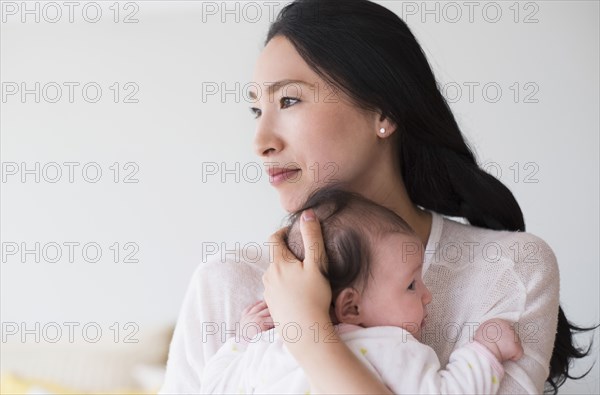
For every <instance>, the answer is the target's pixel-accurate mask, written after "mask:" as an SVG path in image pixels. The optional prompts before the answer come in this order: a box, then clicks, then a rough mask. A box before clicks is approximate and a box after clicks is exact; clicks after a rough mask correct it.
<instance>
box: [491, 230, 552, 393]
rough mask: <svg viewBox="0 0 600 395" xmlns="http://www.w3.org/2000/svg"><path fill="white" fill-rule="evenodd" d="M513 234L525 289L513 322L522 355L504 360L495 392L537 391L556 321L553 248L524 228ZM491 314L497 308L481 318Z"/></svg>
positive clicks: (517, 269)
mask: <svg viewBox="0 0 600 395" xmlns="http://www.w3.org/2000/svg"><path fill="white" fill-rule="evenodd" d="M517 235H519V237H518V238H517V240H516V242H515V241H513V242H512V244H511V246H509V247H510V250H511V254H512V256H513V259H514V261H515V266H514V268H515V272H516V275H517V276H518V278H519V279H520V282H521V284H522V286H523V287H524V289H525V293H526V298H525V304H524V306H523V309H522V312H521V314H520V317H518V323H517V326H516V330H517V333H518V335H519V337H520V339H521V343H522V345H523V350H524V355H523V358H521V359H520V360H518V361H516V362H512V361H507V362H505V364H504V367H505V369H506V377H505V379H504V380H503V381H502V383H501V385H500V389H499V392H500V393H503V394H523V393H535V394H540V393H543V391H544V382H545V381H546V378H547V377H548V374H549V366H550V359H551V356H552V350H553V348H554V339H555V336H556V329H557V323H558V306H559V288H560V277H559V269H558V263H557V259H556V256H555V254H554V252H553V251H552V249H551V248H550V246H548V244H547V243H546V242H545V241H544V240H542V239H541V238H539V237H537V236H535V235H533V234H531V233H526V232H523V233H517ZM493 316H501V312H499V311H498V312H496V311H494V309H492V310H491V311H490V312H489V314H488V316H487V317H484V318H483V319H482V322H483V320H484V319H488V318H491V317H493Z"/></svg>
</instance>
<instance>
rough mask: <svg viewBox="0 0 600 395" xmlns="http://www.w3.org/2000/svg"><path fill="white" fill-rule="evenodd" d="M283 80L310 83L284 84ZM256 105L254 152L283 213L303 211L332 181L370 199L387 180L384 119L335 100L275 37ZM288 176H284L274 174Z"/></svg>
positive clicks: (261, 63) (259, 72) (264, 56)
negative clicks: (381, 131) (311, 196)
mask: <svg viewBox="0 0 600 395" xmlns="http://www.w3.org/2000/svg"><path fill="white" fill-rule="evenodd" d="M284 80H294V81H304V83H300V82H295V83H288V84H287V85H281V86H280V89H277V90H274V92H270V91H269V89H268V88H269V87H275V86H277V84H275V83H277V82H279V81H284ZM253 82H254V84H255V85H254V87H253V88H251V89H250V91H251V93H250V96H251V97H252V96H254V97H253V99H254V102H253V103H252V105H251V108H252V111H253V112H254V114H255V116H256V135H255V138H254V149H255V152H256V154H257V155H258V156H259V157H260V158H261V160H262V161H263V164H264V167H265V171H267V172H269V173H267V174H268V175H269V177H268V178H269V181H270V183H271V185H272V186H273V187H274V188H276V190H277V192H278V193H279V197H280V201H281V205H282V207H283V208H284V209H285V210H286V211H288V212H291V211H294V210H296V209H298V208H299V206H300V205H301V204H302V203H303V201H304V199H305V198H306V197H307V196H308V194H309V193H310V192H312V191H313V190H315V189H317V188H320V187H321V186H323V185H325V184H327V183H332V182H338V181H341V182H344V183H347V187H348V188H349V189H351V190H355V191H358V192H362V193H364V192H365V191H369V190H372V188H375V189H377V188H376V187H377V186H382V185H384V183H385V182H386V181H387V182H389V179H388V180H385V179H383V178H384V177H389V174H388V172H387V171H383V167H385V166H389V162H391V153H390V152H389V149H390V145H389V144H388V143H389V141H388V140H389V139H383V138H380V137H378V135H377V134H378V133H379V129H380V128H381V127H386V130H388V132H387V133H388V134H389V133H390V132H391V130H390V125H389V124H388V123H387V121H384V122H382V121H381V120H380V119H379V118H380V114H378V113H376V112H371V111H366V110H362V109H359V108H358V107H356V106H354V105H352V104H351V103H350V102H349V100H348V99H347V98H346V97H344V96H342V94H341V92H339V93H338V94H336V92H334V91H333V90H332V88H331V87H330V86H326V83H325V82H324V80H322V79H321V78H320V77H319V76H318V75H317V74H316V73H315V72H314V71H312V70H311V69H310V67H309V66H308V65H307V64H306V62H305V61H304V60H303V59H302V57H301V56H300V55H299V54H298V52H296V50H295V48H294V46H293V45H292V44H291V42H290V41H289V40H287V39H286V38H284V37H281V36H276V37H274V38H273V39H271V41H269V43H268V44H267V46H266V47H265V48H264V49H263V51H262V53H261V54H260V56H259V58H258V61H257V64H256V68H255V72H254V77H253ZM281 170H289V172H284V173H282V175H279V176H278V175H276V174H275V173H278V172H281Z"/></svg>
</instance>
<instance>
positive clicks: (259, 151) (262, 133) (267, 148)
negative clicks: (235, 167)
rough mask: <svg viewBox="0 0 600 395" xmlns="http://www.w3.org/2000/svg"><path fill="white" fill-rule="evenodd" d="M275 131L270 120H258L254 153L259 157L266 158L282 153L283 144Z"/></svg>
mask: <svg viewBox="0 0 600 395" xmlns="http://www.w3.org/2000/svg"><path fill="white" fill-rule="evenodd" d="M263 117H264V115H263ZM273 129H274V127H273V125H272V122H270V121H269V120H267V119H265V118H262V119H259V120H258V124H257V126H256V133H255V135H254V152H255V153H256V155H257V156H259V157H265V156H268V155H272V154H273V153H275V152H279V151H281V149H282V147H283V142H282V140H281V138H279V136H277V133H275V132H274V130H273Z"/></svg>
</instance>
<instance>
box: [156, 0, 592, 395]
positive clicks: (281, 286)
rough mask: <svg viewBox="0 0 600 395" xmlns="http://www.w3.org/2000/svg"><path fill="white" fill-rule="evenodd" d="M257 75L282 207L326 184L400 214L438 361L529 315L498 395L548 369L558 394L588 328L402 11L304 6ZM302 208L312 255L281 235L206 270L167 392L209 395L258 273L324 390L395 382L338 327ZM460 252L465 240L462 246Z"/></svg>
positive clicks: (318, 2) (284, 22)
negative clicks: (572, 311)
mask: <svg viewBox="0 0 600 395" xmlns="http://www.w3.org/2000/svg"><path fill="white" fill-rule="evenodd" d="M253 81H254V82H255V83H256V86H257V87H260V88H261V90H259V89H255V90H254V91H253V96H254V97H255V98H256V106H254V107H253V108H252V110H253V112H254V113H255V116H256V118H257V121H256V122H257V123H256V136H255V150H256V153H257V155H259V157H260V158H261V159H262V160H263V162H264V163H265V166H266V167H267V168H268V170H269V172H270V175H271V181H272V185H273V186H274V187H275V188H276V189H277V191H278V193H279V196H280V201H281V204H282V206H283V207H284V208H285V209H286V210H287V211H290V212H291V211H293V210H294V209H295V208H298V207H300V205H301V204H302V202H303V200H304V199H305V198H306V197H307V196H308V194H309V193H310V192H311V191H312V190H314V189H315V188H319V187H321V186H323V185H325V184H327V183H328V182H331V181H341V182H344V183H346V184H347V185H348V187H349V189H351V190H354V191H356V192H359V193H361V194H363V195H365V196H366V197H368V198H370V199H372V200H374V201H375V202H377V203H379V204H381V205H384V206H387V207H388V208H391V209H392V210H393V211H395V212H396V213H397V214H398V215H400V216H401V217H402V218H404V219H405V220H406V222H408V224H409V225H411V227H412V228H413V229H414V230H415V232H416V233H417V235H418V236H419V237H420V239H421V240H422V241H423V244H424V245H426V246H427V247H426V250H427V251H428V253H429V256H427V257H426V262H425V264H424V268H423V273H424V275H423V279H424V282H425V283H426V285H427V287H428V288H429V289H430V290H431V292H432V294H433V302H432V303H431V305H430V309H429V315H428V318H427V322H426V328H430V329H429V336H427V333H426V334H425V336H424V338H423V342H424V343H426V344H428V345H430V346H432V347H433V348H434V350H435V351H436V353H437V354H438V356H439V358H440V362H441V363H442V365H444V364H445V363H446V362H447V358H448V356H449V354H450V353H451V352H452V351H453V349H454V348H455V347H458V346H460V345H462V344H464V343H465V342H466V341H467V339H468V336H454V335H453V336H450V335H449V334H448V331H449V330H450V331H452V330H453V329H454V330H456V331H457V332H460V333H461V334H464V333H466V332H468V331H469V330H474V327H476V326H477V325H478V324H479V323H481V322H483V321H484V320H485V319H487V318H490V317H499V318H504V319H507V320H510V321H515V322H519V326H518V327H517V328H516V329H517V330H518V333H519V335H520V337H521V339H523V347H524V351H525V355H524V357H523V358H522V359H521V360H519V361H518V362H516V363H515V362H509V363H506V364H505V367H506V373H507V375H506V377H505V378H504V380H503V381H502V384H501V387H500V389H499V392H500V393H525V392H530V393H540V392H542V391H543V389H544V382H545V381H546V380H547V381H548V383H549V385H550V386H551V387H552V388H554V390H556V389H557V387H558V386H559V385H560V384H562V382H564V380H565V379H566V378H567V377H570V376H568V367H569V366H568V364H569V361H570V360H571V359H572V358H580V357H582V356H585V355H587V352H583V351H581V350H579V349H577V348H576V347H575V346H574V345H573V339H572V334H571V331H572V330H581V328H577V327H574V326H572V325H570V324H569V323H568V321H567V320H566V318H565V316H564V314H563V313H562V310H560V307H559V289H558V288H559V273H558V265H557V262H556V257H555V256H554V254H553V252H552V250H551V248H550V247H549V246H548V245H547V244H546V243H545V242H544V241H543V240H542V239H540V238H539V237H536V236H535V235H532V234H530V233H525V232H524V230H525V225H524V219H523V215H522V213H521V210H520V208H519V205H518V203H517V202H516V200H515V199H514V197H513V195H512V194H511V193H510V191H509V190H508V189H507V188H506V187H505V186H504V185H502V184H501V183H500V182H499V181H498V180H497V179H495V178H494V177H492V176H490V175H489V174H487V173H486V172H484V171H483V170H481V169H480V168H479V167H478V165H477V163H476V161H475V158H474V156H473V153H472V152H471V150H470V149H469V147H468V146H467V144H466V142H465V140H464V138H463V136H462V134H461V132H460V130H459V127H458V125H457V123H456V121H455V119H454V117H453V115H452V113H451V111H450V109H449V107H448V105H447V104H446V102H445V100H444V98H443V97H442V95H441V94H440V92H439V90H438V89H437V86H436V81H435V77H434V75H433V73H432V71H431V68H430V66H429V64H428V62H427V60H426V58H425V56H424V54H423V52H422V50H421V48H420V46H419V44H418V43H417V41H416V39H415V38H414V36H413V35H412V33H411V32H410V30H409V29H408V27H407V26H406V24H405V23H404V22H403V21H402V20H400V18H398V17H397V16H396V15H395V14H394V13H392V12H390V11H389V10H387V9H385V8H384V7H382V6H379V5H377V4H375V3H371V2H369V1H366V0H352V1H349V0H346V1H337V0H334V1H331V0H300V1H295V2H293V3H291V4H290V5H289V6H287V7H286V8H285V9H284V10H282V12H281V13H280V15H279V17H278V19H277V21H275V23H274V24H273V25H272V26H271V28H270V30H269V34H268V37H267V40H266V45H265V48H264V50H263V52H262V53H261V55H260V57H259V59H258V62H257V65H256V69H255V75H254V79H253ZM276 82H277V83H276ZM267 86H268V87H269V88H268V89H267V88H266V87H267ZM283 169H286V170H290V171H288V172H284V173H281V170H283ZM305 214H306V216H307V221H305V222H303V239H304V243H305V250H306V251H313V252H314V254H307V257H306V259H305V261H304V262H300V261H297V260H294V259H291V258H290V253H289V251H288V250H287V249H285V248H283V242H282V239H281V235H282V234H283V232H282V230H280V231H279V232H277V233H275V234H274V235H273V236H272V238H271V240H270V241H271V242H273V243H274V244H272V245H270V246H269V247H271V248H272V249H271V250H270V251H269V252H270V258H271V259H269V261H270V262H261V263H262V265H261V264H251V263H248V264H239V263H235V262H232V261H227V262H213V263H211V264H207V265H201V266H200V267H199V268H198V270H197V271H196V273H195V275H194V278H193V279H192V282H191V286H190V287H189V289H188V292H187V294H186V297H185V301H184V304H183V307H182V311H181V313H180V318H179V321H178V324H177V327H176V331H175V334H174V338H173V342H172V345H171V350H170V355H169V363H168V368H167V377H166V380H165V383H164V385H163V388H162V390H161V393H181V392H187V393H197V392H198V391H199V388H200V383H199V377H201V375H202V368H203V366H204V362H205V361H206V360H207V359H208V358H210V357H211V356H212V355H213V354H214V353H215V352H216V351H217V349H218V348H219V346H220V345H221V344H222V343H223V342H225V340H226V338H227V337H228V336H231V335H232V334H233V333H235V330H234V328H235V320H236V319H237V317H239V316H240V313H241V311H242V309H244V308H245V307H246V306H247V305H249V304H251V303H253V302H255V301H256V300H260V299H262V298H263V287H262V281H264V298H265V300H266V302H267V304H268V306H269V313H270V314H271V317H270V318H268V315H264V312H262V314H263V315H264V316H265V317H267V318H265V319H264V321H263V327H264V329H268V328H269V327H272V326H273V322H276V323H278V324H279V327H280V328H283V327H285V326H286V325H288V324H291V323H294V325H296V326H298V325H299V327H300V328H301V329H303V333H304V334H308V333H310V336H301V337H300V338H299V339H295V341H290V342H288V344H287V346H288V348H289V350H290V351H291V352H292V354H293V355H294V356H295V358H296V359H297V360H298V363H299V364H300V365H301V366H302V367H303V369H304V370H305V372H306V374H307V375H308V377H309V378H310V380H311V383H312V384H313V385H314V387H315V388H318V389H319V390H320V391H322V392H325V393H390V392H389V390H388V389H387V388H385V386H383V385H382V384H381V383H380V382H378V381H377V380H376V379H375V378H374V376H373V375H371V373H370V372H369V371H368V370H367V369H366V368H365V367H364V366H363V365H361V363H360V362H359V361H358V360H357V359H356V358H355V357H354V355H353V354H352V353H351V352H350V350H349V349H348V348H347V347H346V346H345V345H344V344H343V343H342V342H341V341H339V338H336V335H335V333H332V332H331V326H328V325H327V324H328V322H329V317H328V311H329V304H330V303H331V290H330V288H329V285H328V283H327V281H326V279H325V278H324V277H323V276H322V275H321V273H320V272H319V270H318V265H320V264H323V259H324V258H323V253H322V251H323V245H322V244H323V241H322V237H321V233H320V227H319V224H318V222H317V221H315V220H314V219H313V220H310V214H311V213H310V212H306V213H305ZM442 214H443V215H447V216H454V217H464V218H466V219H467V220H468V221H469V223H470V225H464V224H461V223H458V222H455V221H451V220H450V219H447V218H444V217H442V216H441V215H442ZM519 231H520V232H519ZM490 246H493V247H494V248H495V249H496V255H494V256H491V255H490V254H492V255H493V253H491V252H490ZM450 247H452V248H457V249H456V250H455V251H454V252H453V253H452V254H451V255H452V256H450V254H449V252H448V251H450ZM269 263H270V265H269V269H268V270H267V271H266V272H265V271H264V269H265V268H266V265H267V264H269ZM261 280H262V281H261ZM457 289H458V290H462V291H460V292H456V291H455V290H457ZM390 303H393V301H390ZM271 318H272V320H271ZM325 339H327V340H328V341H324V340H325ZM315 340H317V341H315ZM398 374H402V372H398ZM332 377H334V378H336V379H335V380H331V378H332ZM331 382H333V383H335V386H334V387H331V386H329V385H328V383H331Z"/></svg>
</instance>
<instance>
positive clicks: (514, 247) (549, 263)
mask: <svg viewBox="0 0 600 395" xmlns="http://www.w3.org/2000/svg"><path fill="white" fill-rule="evenodd" d="M448 245H456V246H460V247H461V248H462V249H463V250H466V249H467V248H470V249H471V253H472V254H474V259H477V258H479V259H485V260H486V261H492V262H493V261H494V260H500V259H502V260H504V261H505V262H506V261H510V262H511V264H512V265H513V267H514V269H515V270H516V271H517V272H519V273H520V274H521V275H525V274H527V277H531V276H532V275H533V276H534V277H538V276H543V277H548V276H550V277H556V278H558V262H557V258H556V254H555V253H554V250H553V249H552V247H550V245H549V244H548V243H547V242H546V241H545V240H544V239H543V238H542V237H540V236H538V235H536V234H534V233H531V232H522V231H508V230H494V229H487V228H481V227H478V226H474V225H470V224H467V223H462V222H458V221H456V220H454V219H451V218H447V217H444V218H443V227H442V233H441V236H440V241H439V246H438V249H440V248H441V249H444V248H447V246H448Z"/></svg>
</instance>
